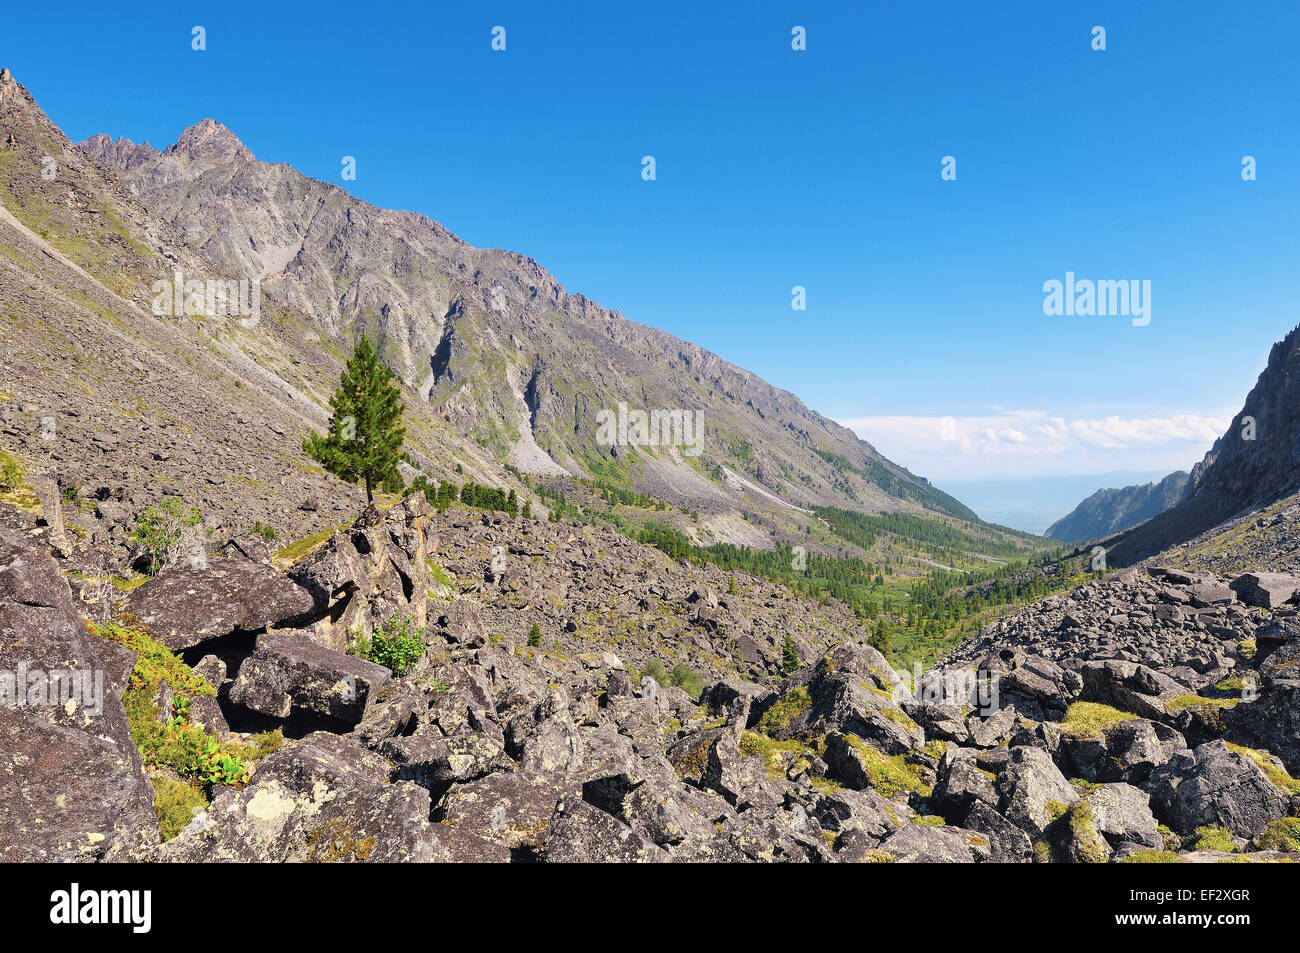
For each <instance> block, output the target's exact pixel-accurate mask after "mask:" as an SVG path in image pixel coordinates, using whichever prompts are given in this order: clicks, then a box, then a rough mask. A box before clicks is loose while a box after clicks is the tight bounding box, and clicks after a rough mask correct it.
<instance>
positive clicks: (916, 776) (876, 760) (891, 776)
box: [844, 735, 931, 797]
mask: <svg viewBox="0 0 1300 953" xmlns="http://www.w3.org/2000/svg"><path fill="white" fill-rule="evenodd" d="M844 738H845V740H847V741H848V743H849V744H850V745H852V747H853V749H854V750H855V751H856V752H857V753H858V754H859V755H860V756H861V759H862V765H863V770H865V771H866V774H867V783H868V784H870V785H871V787H872V788H873V789H875V790H876V791H878V792H879V793H880V794H882V795H883V796H885V797H894V796H895V795H898V794H907V793H913V792H914V793H916V794H920V795H921V796H922V797H929V796H930V793H931V788H930V786H929V785H928V784H926V783H925V781H924V780H923V779H922V778H921V775H920V772H919V771H918V770H917V768H916V766H915V765H913V764H912V763H910V762H909V761H908V760H907V757H906V756H905V755H901V754H896V755H886V754H882V753H881V752H879V751H877V750H876V749H875V748H873V747H871V746H870V745H868V744H867V743H866V742H864V741H863V740H862V739H861V738H859V737H857V736H856V735H845V736H844Z"/></svg>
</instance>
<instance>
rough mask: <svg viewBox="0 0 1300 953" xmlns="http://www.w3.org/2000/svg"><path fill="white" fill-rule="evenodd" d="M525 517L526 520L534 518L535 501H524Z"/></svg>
mask: <svg viewBox="0 0 1300 953" xmlns="http://www.w3.org/2000/svg"><path fill="white" fill-rule="evenodd" d="M523 517H524V519H526V520H530V519H532V518H533V501H532V500H524V512H523Z"/></svg>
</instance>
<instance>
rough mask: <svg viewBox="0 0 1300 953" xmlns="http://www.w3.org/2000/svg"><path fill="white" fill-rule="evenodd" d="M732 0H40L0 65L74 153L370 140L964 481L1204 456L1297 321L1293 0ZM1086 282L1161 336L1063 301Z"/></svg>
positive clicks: (370, 195) (474, 224) (382, 170)
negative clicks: (399, 0) (1060, 282)
mask: <svg viewBox="0 0 1300 953" xmlns="http://www.w3.org/2000/svg"><path fill="white" fill-rule="evenodd" d="M727 6H729V7H730V10H728V9H725V8H723V7H724V5H713V4H694V3H671V2H663V0H660V2H656V3H653V4H645V5H640V6H633V5H628V4H618V5H610V4H602V3H565V4H545V5H543V4H538V3H536V2H531V3H493V4H483V5H480V4H473V5H468V4H459V5H455V6H452V5H444V4H432V3H419V4H410V5H408V6H402V5H400V4H387V5H383V6H380V5H375V6H374V7H373V8H371V7H368V6H366V5H364V4H355V3H330V2H317V3H311V4H291V3H284V4H257V5H251V4H240V3H223V4H220V5H211V6H209V5H204V4H185V3H176V4H158V5H156V7H155V8H152V9H150V8H147V6H145V5H130V6H128V7H124V8H123V7H114V6H111V5H103V4H98V3H96V4H93V5H92V4H85V5H79V4H65V5H64V6H63V7H61V8H60V12H59V14H58V16H57V17H55V16H52V15H51V13H50V12H49V11H48V10H47V9H45V8H42V7H40V6H39V5H34V4H11V5H9V8H8V9H7V11H6V16H5V23H4V26H3V33H2V34H0V63H3V64H4V65H8V66H9V67H10V68H11V69H12V70H13V72H14V74H15V76H16V77H17V78H18V80H19V81H20V82H22V83H24V84H25V85H27V86H28V87H29V88H30V89H31V90H32V92H33V94H34V95H35V96H36V98H37V100H38V101H39V102H40V103H41V105H42V106H43V107H44V108H45V110H46V112H47V113H49V115H50V116H51V118H52V119H54V121H55V122H57V123H59V124H60V125H61V126H62V128H63V129H64V131H65V132H67V133H68V134H69V135H70V136H71V137H72V138H74V139H81V138H84V137H85V136H88V135H91V134H92V133H96V132H107V133H109V134H111V135H113V136H115V137H116V136H123V135H125V136H128V137H129V138H131V139H133V140H135V141H137V142H138V141H142V140H146V139H147V140H149V141H150V142H152V143H153V144H154V145H155V146H158V147H163V146H165V145H167V144H169V143H171V142H173V141H174V140H175V139H176V137H177V135H178V134H179V132H180V131H181V130H182V129H183V128H184V127H185V126H187V125H190V124H192V123H194V122H196V121H197V120H199V119H200V118H203V117H205V116H211V117H213V118H215V119H217V120H219V121H221V122H223V123H225V124H226V125H227V126H229V127H231V128H232V129H233V130H234V131H235V133H236V134H237V135H239V136H240V138H241V139H242V140H243V141H244V142H245V144H247V145H248V146H249V148H251V149H252V150H253V152H254V153H255V154H256V155H257V156H258V157H259V158H262V159H266V160H271V161H280V162H287V163H290V164H292V165H294V166H295V167H297V168H298V169H300V170H302V171H303V172H305V173H307V174H309V175H312V176H315V177H317V178H321V179H326V180H331V181H335V182H338V181H339V172H340V168H341V157H342V156H344V155H353V156H356V158H357V168H358V176H357V180H356V181H355V182H348V183H340V184H343V185H345V186H346V187H347V188H348V189H349V190H350V191H352V192H353V193H355V194H356V195H358V196H360V197H361V198H364V199H366V200H368V201H370V202H373V203H375V204H377V205H381V206H386V207H395V208H403V209H412V210H416V211H420V212H425V213H427V214H429V215H430V216H431V217H433V218H435V219H437V220H438V221H440V222H442V223H443V224H444V225H446V226H447V227H448V228H450V229H452V230H453V231H454V232H456V233H457V234H459V235H460V236H462V237H463V238H465V239H466V240H467V241H470V242H472V243H473V244H476V245H480V246H495V247H506V248H510V249H513V250H515V251H519V252H522V253H524V254H527V255H530V256H532V257H533V258H535V259H537V260H538V261H539V262H540V263H541V264H542V265H543V266H544V267H546V268H547V269H548V270H550V271H551V272H552V273H553V274H555V275H556V276H557V277H558V278H559V280H560V281H561V282H563V283H564V284H565V286H566V287H568V288H569V290H571V291H581V292H582V293H584V294H586V295H588V296H589V297H592V298H594V299H596V300H598V301H600V302H601V303H602V304H604V305H606V306H608V307H611V308H616V309H619V310H621V311H622V312H623V313H624V314H625V315H626V316H627V317H629V318H631V319H633V320H636V321H641V322H644V323H646V324H651V325H655V326H659V327H663V328H665V329H667V330H669V331H671V332H673V333H675V334H677V335H679V336H681V337H683V338H686V339H688V340H691V341H695V342H697V343H699V344H702V345H703V346H705V347H708V348H710V349H712V350H714V351H716V352H718V353H719V354H721V355H722V356H723V357H725V358H727V359H728V360H730V361H732V362H734V363H736V364H739V365H740V366H742V367H745V368H748V369H750V370H753V371H755V372H756V373H758V374H760V375H761V376H763V377H764V378H766V379H768V380H769V381H771V382H773V383H775V384H777V385H779V386H782V387H786V388H789V389H790V390H792V391H794V392H795V393H797V394H798V395H799V396H800V397H802V398H803V399H804V400H805V401H806V402H807V403H809V404H810V405H811V406H813V407H814V408H815V409H817V410H819V411H821V412H823V413H825V414H827V415H829V416H832V417H835V418H836V419H839V420H843V421H848V422H851V424H852V425H853V426H855V428H856V429H858V430H859V432H860V433H861V434H862V435H863V436H864V437H866V438H867V439H869V440H871V441H872V442H873V443H875V444H876V445H877V446H878V447H879V448H880V449H881V450H882V451H884V452H886V453H887V454H889V455H891V456H893V457H894V458H895V459H897V460H899V462H901V463H904V464H905V465H908V466H909V467H911V468H912V469H914V470H915V471H917V472H920V473H923V474H927V475H930V476H932V477H933V478H935V479H936V480H937V481H939V482H943V481H945V480H948V481H953V480H973V479H980V478H985V477H987V478H993V477H1013V476H1035V475H1046V474H1077V473H1103V472H1111V471H1118V470H1130V471H1142V472H1146V471H1152V472H1155V471H1166V470H1169V469H1173V468H1174V467H1179V466H1181V467H1187V466H1190V464H1192V463H1193V462H1195V460H1197V459H1199V457H1200V456H1201V455H1202V454H1203V453H1204V451H1205V450H1206V449H1208V446H1209V444H1210V443H1211V442H1212V440H1213V439H1214V437H1215V436H1216V435H1217V433H1218V432H1219V431H1220V430H1221V429H1222V427H1223V425H1224V424H1225V423H1226V421H1227V419H1228V418H1229V416H1230V415H1231V414H1232V413H1234V412H1235V411H1236V410H1237V409H1238V408H1239V407H1240V405H1241V401H1242V398H1243V397H1244V396H1245V393H1246V392H1247V390H1248V389H1249V388H1250V386H1251V384H1252V383H1253V382H1254V379H1255V376H1256V375H1257V374H1258V372H1259V371H1260V370H1261V369H1262V367H1263V364H1264V361H1265V359H1266V357H1267V353H1268V349H1269V347H1270V345H1271V344H1272V343H1273V342H1274V341H1275V340H1277V339H1278V338H1280V337H1282V335H1283V334H1285V333H1286V332H1287V331H1288V330H1289V329H1290V328H1291V327H1293V326H1294V325H1295V324H1296V323H1297V322H1300V308H1297V306H1296V287H1295V275H1297V273H1300V269H1297V265H1298V264H1300V260H1298V259H1300V252H1298V250H1297V243H1296V242H1295V240H1294V226H1295V222H1296V210H1297V200H1298V199H1300V168H1297V165H1298V164H1300V141H1297V140H1300V124H1298V123H1297V122H1296V113H1297V103H1298V102H1300V88H1298V87H1300V79H1298V78H1300V67H1297V66H1296V58H1295V49H1294V47H1295V37H1296V36H1297V35H1300V4H1296V3H1294V2H1291V0H1288V2H1276V0H1265V2H1260V3H1254V4H1250V5H1248V6H1246V7H1238V6H1236V5H1230V4H1222V3H1196V2H1186V0H1181V2H1144V3H1142V4H1140V5H1139V4H1133V3H1131V2H1122V3H1109V2H1092V3H1082V2H1066V0H1058V2H1052V3H1043V2H1042V0H1033V2H1008V0H1001V2H997V3H993V2H990V3H971V2H969V0H960V2H942V3H941V2H929V3H927V2H907V3H903V2H898V3H890V4H883V3H882V4H847V3H841V4H822V3H764V2H750V3H745V4H734V5H727ZM543 7H546V8H549V9H543ZM1135 7H1140V9H1133V8H1135ZM467 8H469V9H467ZM194 25H202V26H204V27H205V28H206V30H207V50H206V51H204V52H201V53H200V52H195V51H193V50H191V48H190V36H191V27H192V26H194ZM497 25H501V26H504V27H505V28H506V46H507V48H506V51H505V52H493V51H492V50H491V48H490V43H491V30H492V28H493V27H494V26H497ZM795 25H800V26H804V27H805V28H806V30H807V47H808V48H807V50H806V51H804V52H794V51H792V50H791V47H790V39H791V29H792V27H794V26H795ZM1095 25H1102V26H1104V27H1105V28H1106V31H1107V36H1106V39H1107V49H1106V50H1105V51H1104V52H1096V51H1094V50H1092V49H1091V46H1090V44H1091V39H1092V36H1091V31H1092V28H1093V27H1094V26H1095ZM644 155H653V156H654V157H655V159H656V164H657V175H658V177H657V179H656V181H653V182H646V181H643V180H642V178H641V174H640V173H641V158H642V156H644ZM946 155H951V156H954V157H955V158H956V160H957V179H956V180H955V181H950V182H947V181H942V180H941V179H940V162H941V159H942V157H943V156H946ZM1244 155H1253V156H1255V157H1256V160H1257V163H1258V179H1257V181H1253V182H1244V181H1242V178H1241V174H1240V173H1241V160H1242V156H1244ZM1067 271H1073V272H1075V273H1076V274H1077V275H1078V276H1079V277H1081V278H1083V277H1090V278H1094V279H1102V278H1105V279H1139V280H1150V281H1151V283H1152V301H1151V317H1152V320H1151V323H1150V325H1149V326H1147V327H1133V326H1132V325H1131V324H1130V322H1129V319H1127V318H1124V317H1102V316H1091V317H1078V316H1072V317H1065V316H1054V317H1048V316H1045V315H1044V314H1043V309H1042V302H1043V297H1044V295H1043V291H1042V285H1043V282H1044V281H1047V280H1049V279H1052V278H1056V279H1064V276H1065V273H1066V272H1067ZM795 285H801V286H803V287H805V288H806V289H807V302H808V307H807V310H806V311H804V312H795V311H792V310H791V307H790V300H791V288H792V287H793V286H795Z"/></svg>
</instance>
